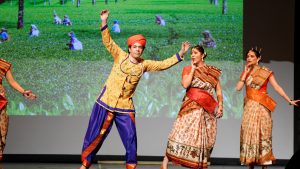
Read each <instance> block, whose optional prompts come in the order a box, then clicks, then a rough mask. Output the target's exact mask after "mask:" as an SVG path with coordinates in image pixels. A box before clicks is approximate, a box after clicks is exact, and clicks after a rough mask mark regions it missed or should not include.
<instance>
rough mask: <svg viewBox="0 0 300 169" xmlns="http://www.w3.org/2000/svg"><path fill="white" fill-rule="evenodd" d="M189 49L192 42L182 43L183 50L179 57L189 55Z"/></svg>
mask: <svg viewBox="0 0 300 169" xmlns="http://www.w3.org/2000/svg"><path fill="white" fill-rule="evenodd" d="M189 48H190V42H188V41H185V42H182V44H181V49H180V51H179V55H180V56H181V57H184V55H185V54H186V53H187V51H188V50H189Z"/></svg>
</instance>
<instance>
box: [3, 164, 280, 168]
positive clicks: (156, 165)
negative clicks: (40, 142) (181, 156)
mask: <svg viewBox="0 0 300 169" xmlns="http://www.w3.org/2000/svg"><path fill="white" fill-rule="evenodd" d="M79 166H80V164H73V163H72V164H71V163H67V164H65V163H0V169H77V168H78V167H79ZM159 166H160V165H159V164H158V163H153V164H139V165H138V169H159ZM180 168H183V167H180V166H174V165H172V164H170V165H169V168H168V169H180ZM284 168H285V167H284V166H269V167H268V169H284ZM90 169H125V167H124V164H108V163H104V164H93V165H92V167H90ZM209 169H248V167H247V166H230V165H211V166H209ZM255 169H261V167H260V166H256V167H255Z"/></svg>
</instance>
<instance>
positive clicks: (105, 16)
mask: <svg viewBox="0 0 300 169" xmlns="http://www.w3.org/2000/svg"><path fill="white" fill-rule="evenodd" d="M108 17H109V11H108V10H107V9H104V10H102V11H101V12H100V18H101V21H102V25H106V24H107V19H108Z"/></svg>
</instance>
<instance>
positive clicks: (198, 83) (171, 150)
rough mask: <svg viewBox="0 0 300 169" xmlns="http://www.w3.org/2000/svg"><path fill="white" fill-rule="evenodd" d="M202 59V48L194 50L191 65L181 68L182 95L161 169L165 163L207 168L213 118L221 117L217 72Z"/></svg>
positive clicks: (212, 141) (221, 103) (164, 167)
mask: <svg viewBox="0 0 300 169" xmlns="http://www.w3.org/2000/svg"><path fill="white" fill-rule="evenodd" d="M206 56H207V54H206V52H205V51H204V48H203V47H202V46H200V45H196V46H194V47H193V48H192V52H191V65H190V66H186V67H184V68H183V71H182V80H181V84H182V86H183V87H184V88H185V89H186V94H185V96H184V98H183V102H182V104H181V108H180V110H179V113H178V115H177V118H176V120H175V122H174V124H173V128H172V130H171V132H170V134H169V137H168V142H167V149H166V155H165V157H164V160H163V163H162V165H161V169H167V164H168V162H169V161H172V162H174V163H175V164H180V165H182V166H184V167H188V168H207V167H208V162H209V159H210V155H211V152H212V150H213V147H214V144H215V141H216V133H217V118H221V117H222V116H223V96H222V88H221V85H220V81H219V78H220V75H221V70H220V69H218V68H216V67H214V66H211V65H208V64H206V63H205V58H206ZM214 92H215V93H216V96H217V101H216V100H215V99H214ZM216 108H217V109H216ZM215 109H216V110H215Z"/></svg>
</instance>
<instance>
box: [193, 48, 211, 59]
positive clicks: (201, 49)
mask: <svg viewBox="0 0 300 169" xmlns="http://www.w3.org/2000/svg"><path fill="white" fill-rule="evenodd" d="M192 49H197V50H198V51H199V52H200V53H203V54H204V57H203V59H204V58H206V56H207V53H206V52H205V51H204V48H203V46H201V45H196V46H194V47H192Z"/></svg>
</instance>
